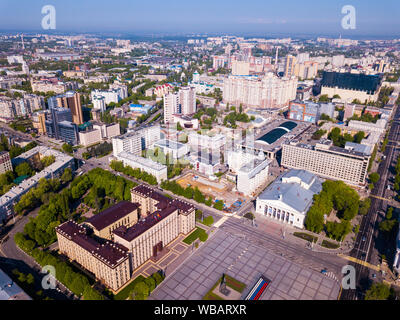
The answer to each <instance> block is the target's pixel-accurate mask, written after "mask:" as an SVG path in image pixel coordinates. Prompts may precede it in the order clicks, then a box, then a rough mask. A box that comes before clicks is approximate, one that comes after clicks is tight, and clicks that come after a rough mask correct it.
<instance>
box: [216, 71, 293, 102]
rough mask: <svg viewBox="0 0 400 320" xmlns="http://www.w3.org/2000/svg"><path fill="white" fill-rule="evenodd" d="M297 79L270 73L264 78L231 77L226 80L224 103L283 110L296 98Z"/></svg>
mask: <svg viewBox="0 0 400 320" xmlns="http://www.w3.org/2000/svg"><path fill="white" fill-rule="evenodd" d="M296 91H297V79H296V77H294V76H293V77H291V78H287V77H285V78H279V77H277V76H276V75H274V74H273V73H271V72H269V73H267V74H266V75H265V76H263V77H258V76H229V77H227V78H225V79H224V89H223V101H224V103H229V104H231V105H235V106H239V105H240V104H243V106H245V107H253V108H269V109H274V108H282V107H286V106H288V105H289V101H291V100H294V99H295V98H296Z"/></svg>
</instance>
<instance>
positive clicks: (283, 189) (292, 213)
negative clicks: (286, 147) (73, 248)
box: [256, 170, 322, 229]
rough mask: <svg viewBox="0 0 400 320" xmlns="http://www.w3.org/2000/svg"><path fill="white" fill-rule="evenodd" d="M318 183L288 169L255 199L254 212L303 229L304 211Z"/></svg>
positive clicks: (314, 178) (311, 177)
mask: <svg viewBox="0 0 400 320" xmlns="http://www.w3.org/2000/svg"><path fill="white" fill-rule="evenodd" d="M321 190H322V180H321V179H319V178H318V177H317V176H315V175H314V174H312V173H310V172H307V171H304V170H290V171H288V172H286V173H284V174H283V175H282V176H280V177H279V178H277V179H276V180H275V181H274V182H273V183H272V184H271V185H270V186H268V187H267V189H265V190H264V191H263V192H262V193H261V194H260V195H259V196H258V198H257V201H256V213H257V214H259V215H260V216H261V217H263V218H267V219H271V220H274V221H277V222H280V223H282V224H289V225H292V226H294V227H297V228H300V229H303V228H304V220H305V218H306V215H307V211H308V210H309V209H310V207H311V205H312V203H313V197H314V195H315V194H318V193H320V192H321Z"/></svg>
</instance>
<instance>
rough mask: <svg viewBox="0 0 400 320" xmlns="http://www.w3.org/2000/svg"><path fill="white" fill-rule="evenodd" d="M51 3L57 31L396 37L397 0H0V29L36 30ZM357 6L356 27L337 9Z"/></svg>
mask: <svg viewBox="0 0 400 320" xmlns="http://www.w3.org/2000/svg"><path fill="white" fill-rule="evenodd" d="M47 4H52V5H54V6H55V8H56V14H57V15H56V19H57V31H61V32H63V31H79V32H92V31H101V32H122V31H124V32H131V33H142V32H169V33H177V32H180V33H190V32H207V33H212V32H214V33H242V34H260V35H261V34H265V35H267V34H269V33H281V34H290V33H297V34H298V33H304V34H319V33H320V34H336V35H339V34H342V36H351V35H355V36H362V35H386V36H392V35H393V36H399V37H400V19H399V17H400V0H381V1H377V0H374V1H371V0H346V1H342V0H318V1H317V0H240V1H238V0H196V1H192V0H162V1H161V0H151V1H146V0H141V1H137V0H112V1H111V0H0V30H21V31H25V30H41V20H42V17H43V15H42V14H41V8H42V7H43V6H44V5H47ZM348 4H350V5H353V6H354V7H355V8H356V17H357V28H356V30H344V29H342V28H341V19H342V17H343V15H342V14H341V8H342V7H343V6H344V5H348Z"/></svg>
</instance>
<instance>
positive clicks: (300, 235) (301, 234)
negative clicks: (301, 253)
mask: <svg viewBox="0 0 400 320" xmlns="http://www.w3.org/2000/svg"><path fill="white" fill-rule="evenodd" d="M293 235H294V236H296V237H298V238H301V239H303V240H307V241H310V242H311V241H312V242H314V243H315V242H317V240H318V238H317V237H314V236H312V235H311V234H308V233H304V232H294V233H293Z"/></svg>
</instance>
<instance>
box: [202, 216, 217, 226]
mask: <svg viewBox="0 0 400 320" xmlns="http://www.w3.org/2000/svg"><path fill="white" fill-rule="evenodd" d="M198 221H199V222H200V223H202V224H204V225H205V226H207V227H209V226H211V225H212V224H213V223H214V218H213V217H212V216H208V217H206V218H204V219H203V221H201V220H198Z"/></svg>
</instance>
